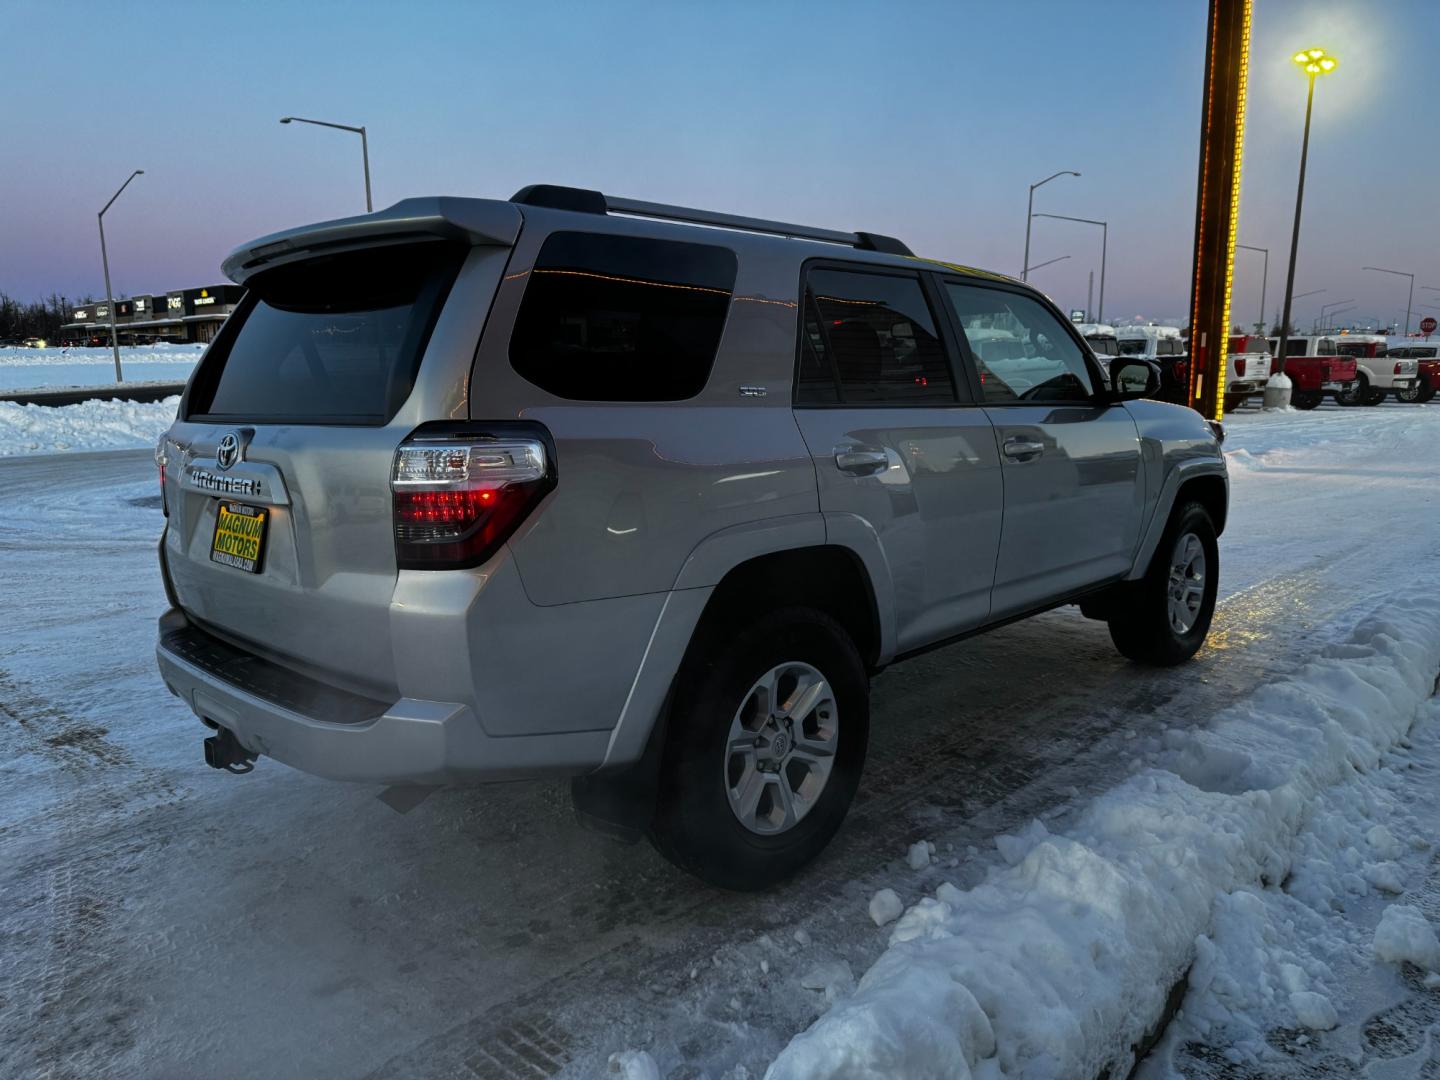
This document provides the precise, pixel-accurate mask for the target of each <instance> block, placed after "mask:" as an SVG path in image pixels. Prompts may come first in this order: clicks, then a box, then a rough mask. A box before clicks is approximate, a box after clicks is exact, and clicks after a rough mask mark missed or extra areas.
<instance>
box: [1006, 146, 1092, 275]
mask: <svg viewBox="0 0 1440 1080" xmlns="http://www.w3.org/2000/svg"><path fill="white" fill-rule="evenodd" d="M1079 175H1080V174H1079V173H1078V172H1076V171H1075V170H1073V169H1061V170H1060V171H1059V172H1057V173H1051V174H1050V175H1049V176H1047V177H1045V179H1044V180H1037V181H1036V182H1035V183H1033V184H1031V185H1030V201H1029V202H1028V203H1026V204H1025V262H1024V264H1023V265H1022V266H1021V268H1020V280H1021V281H1029V280H1030V278H1029V276H1028V275H1029V273H1030V219H1031V218H1033V217H1034V216H1035V189H1036V188H1037V187H1044V186H1045V185H1046V184H1048V183H1049V182H1050V181H1051V180H1054V179H1055V178H1056V177H1057V176H1079Z"/></svg>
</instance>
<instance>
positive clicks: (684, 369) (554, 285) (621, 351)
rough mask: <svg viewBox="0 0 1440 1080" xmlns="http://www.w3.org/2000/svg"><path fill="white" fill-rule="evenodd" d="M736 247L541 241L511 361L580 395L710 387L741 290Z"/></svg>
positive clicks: (688, 393) (553, 388)
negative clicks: (737, 283) (737, 287)
mask: <svg viewBox="0 0 1440 1080" xmlns="http://www.w3.org/2000/svg"><path fill="white" fill-rule="evenodd" d="M735 273H736V260H735V253H734V252H733V251H731V250H730V249H729V248H723V247H718V246H715V245H711V244H691V243H683V242H679V241H674V240H653V239H650V238H647V237H639V236H612V235H607V234H603V233H582V232H557V233H554V234H552V235H551V236H549V237H548V238H547V239H546V240H545V243H544V244H543V245H542V246H541V248H540V253H539V255H538V256H537V257H536V260H535V266H534V268H533V269H531V270H530V272H529V280H528V281H527V282H526V285H525V296H524V298H523V299H522V300H521V302H520V311H519V313H518V314H517V315H516V317H515V329H514V332H513V333H512V334H511V338H510V364H511V366H512V367H513V368H514V369H515V370H516V371H517V372H518V373H519V374H520V375H521V376H522V377H524V378H525V379H528V380H529V381H530V382H532V383H534V384H535V385H536V386H538V387H540V388H541V389H542V390H545V391H547V392H549V393H551V394H554V395H555V396H556V397H561V398H568V399H570V400H572V401H681V400H684V399H685V398H692V397H694V396H695V395H696V394H698V393H700V391H701V390H703V389H704V388H705V383H706V382H707V381H708V380H709V378H710V368H711V367H712V366H713V365H714V363H715V353H716V350H717V349H718V348H719V347H720V336H721V334H722V333H723V332H724V330H725V318H726V316H727V315H728V314H729V311H730V300H731V296H732V295H733V293H734V291H735Z"/></svg>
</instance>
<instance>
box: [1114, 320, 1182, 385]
mask: <svg viewBox="0 0 1440 1080" xmlns="http://www.w3.org/2000/svg"><path fill="white" fill-rule="evenodd" d="M1117 338H1118V341H1119V347H1120V355H1121V356H1124V357H1127V358H1128V357H1132V356H1138V357H1139V358H1141V359H1142V360H1149V361H1150V362H1151V363H1152V364H1154V365H1155V366H1156V367H1158V368H1159V369H1160V389H1159V391H1157V392H1156V394H1155V398H1156V400H1158V401H1168V402H1170V403H1171V404H1174V405H1188V404H1190V350H1189V343H1188V342H1187V341H1186V340H1185V338H1184V336H1183V335H1182V334H1181V331H1180V328H1179V327H1178V326H1158V325H1156V324H1154V323H1150V324H1147V325H1144V326H1122V327H1120V329H1119V331H1118V334H1117Z"/></svg>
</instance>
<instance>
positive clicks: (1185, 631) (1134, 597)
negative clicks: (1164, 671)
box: [1109, 503, 1220, 667]
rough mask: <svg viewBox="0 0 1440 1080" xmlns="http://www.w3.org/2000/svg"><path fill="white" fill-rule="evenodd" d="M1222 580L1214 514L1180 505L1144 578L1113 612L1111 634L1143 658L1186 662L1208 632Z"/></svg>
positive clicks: (1126, 651)
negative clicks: (1217, 591)
mask: <svg viewBox="0 0 1440 1080" xmlns="http://www.w3.org/2000/svg"><path fill="white" fill-rule="evenodd" d="M1219 581H1220V549H1219V545H1218V544H1217V543H1216V541H1215V523H1214V522H1213V521H1211V520H1210V514H1209V513H1208V512H1207V511H1206V509H1205V508H1204V507H1203V506H1201V505H1200V504H1199V503H1186V504H1185V505H1183V506H1178V507H1176V508H1175V510H1174V512H1173V513H1172V514H1171V515H1170V523H1169V524H1168V525H1167V526H1166V527H1165V535H1164V536H1162V537H1161V538H1160V544H1159V546H1158V547H1157V548H1156V549H1155V555H1154V557H1153V558H1152V559H1151V560H1150V568H1149V569H1148V570H1147V571H1146V572H1145V576H1144V578H1142V579H1141V580H1140V581H1138V582H1136V583H1135V584H1134V585H1132V586H1130V587H1129V588H1128V590H1127V593H1128V595H1126V596H1125V597H1124V599H1123V600H1120V601H1119V602H1118V603H1117V605H1116V610H1115V614H1113V615H1112V616H1111V617H1110V620H1109V623H1110V640H1111V641H1113V642H1114V643H1115V648H1117V649H1119V650H1120V653H1121V655H1122V656H1125V657H1127V658H1128V659H1130V660H1134V661H1135V662H1136V663H1139V664H1150V665H1152V666H1155V667H1173V666H1174V665H1176V664H1183V663H1184V662H1185V661H1186V660H1189V659H1190V658H1191V657H1192V656H1194V655H1195V653H1196V652H1197V651H1199V649H1200V646H1201V645H1203V644H1204V643H1205V635H1206V634H1208V633H1209V632H1210V620H1211V619H1212V618H1213V617H1214V614H1215V594H1216V590H1217V587H1218V585H1219Z"/></svg>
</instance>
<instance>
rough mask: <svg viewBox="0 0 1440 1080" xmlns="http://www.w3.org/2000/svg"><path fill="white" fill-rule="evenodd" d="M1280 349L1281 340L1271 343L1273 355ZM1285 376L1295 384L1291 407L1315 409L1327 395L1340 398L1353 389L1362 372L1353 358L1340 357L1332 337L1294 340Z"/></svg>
mask: <svg viewBox="0 0 1440 1080" xmlns="http://www.w3.org/2000/svg"><path fill="white" fill-rule="evenodd" d="M1279 348H1280V339H1279V338H1273V337H1272V338H1271V339H1270V351H1271V352H1272V353H1273V352H1275V351H1277V350H1278V349H1279ZM1285 351H1286V353H1288V354H1289V355H1287V356H1286V357H1285V374H1286V375H1288V376H1289V377H1290V381H1291V382H1292V383H1293V384H1294V390H1292V391H1291V394H1290V404H1291V405H1293V406H1295V408H1297V409H1313V408H1315V406H1317V405H1319V404H1320V402H1322V401H1324V400H1325V396H1326V395H1327V394H1333V395H1336V397H1337V398H1338V396H1339V395H1340V394H1343V393H1344V392H1345V391H1346V390H1347V389H1349V388H1350V386H1351V384H1352V383H1354V381H1355V375H1356V372H1357V371H1358V370H1359V369H1358V367H1357V366H1356V363H1355V358H1354V357H1353V356H1341V355H1339V353H1338V352H1337V351H1336V348H1335V339H1334V338H1332V337H1292V338H1290V339H1289V340H1288V341H1287V342H1286V344H1285Z"/></svg>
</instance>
